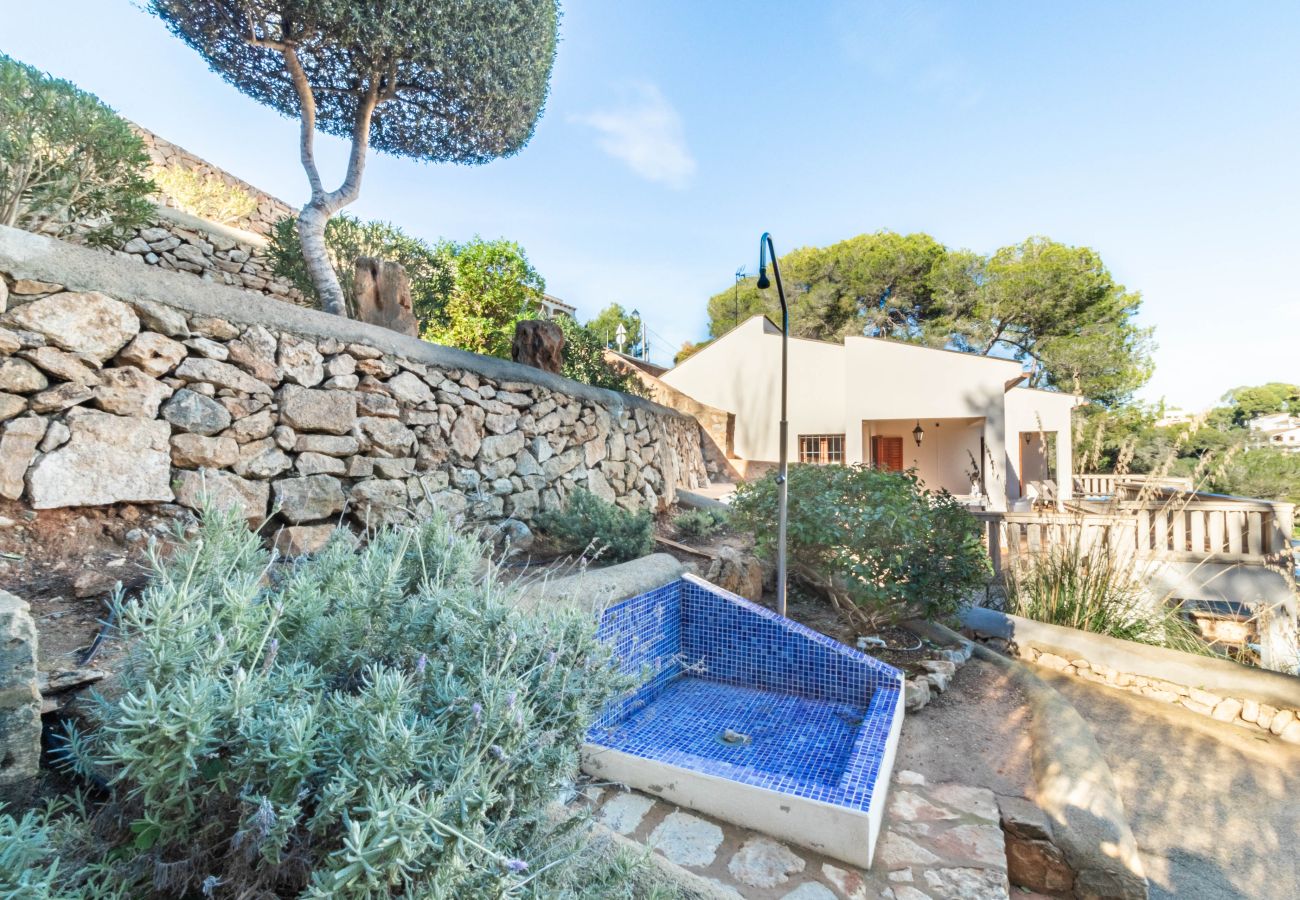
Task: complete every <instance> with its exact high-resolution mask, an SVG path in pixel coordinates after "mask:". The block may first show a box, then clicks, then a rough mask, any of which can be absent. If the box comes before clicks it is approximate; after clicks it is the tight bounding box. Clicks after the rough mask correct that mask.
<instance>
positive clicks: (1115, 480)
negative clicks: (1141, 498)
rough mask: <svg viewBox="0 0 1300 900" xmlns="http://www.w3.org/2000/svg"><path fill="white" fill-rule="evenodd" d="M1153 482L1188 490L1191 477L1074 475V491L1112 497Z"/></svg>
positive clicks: (1081, 494)
mask: <svg viewBox="0 0 1300 900" xmlns="http://www.w3.org/2000/svg"><path fill="white" fill-rule="evenodd" d="M1152 484H1154V485H1155V486H1157V487H1162V488H1172V489H1176V490H1183V491H1190V490H1191V489H1192V479H1190V478H1182V477H1179V476H1176V475H1166V476H1163V477H1161V478H1156V477H1154V476H1152V475H1115V474H1113V473H1105V474H1102V473H1095V474H1086V475H1079V474H1076V475H1075V476H1074V493H1075V495H1076V496H1079V497H1113V496H1115V495H1116V494H1117V493H1120V492H1122V491H1123V489H1124V488H1129V489H1141V488H1143V487H1145V486H1147V485H1152Z"/></svg>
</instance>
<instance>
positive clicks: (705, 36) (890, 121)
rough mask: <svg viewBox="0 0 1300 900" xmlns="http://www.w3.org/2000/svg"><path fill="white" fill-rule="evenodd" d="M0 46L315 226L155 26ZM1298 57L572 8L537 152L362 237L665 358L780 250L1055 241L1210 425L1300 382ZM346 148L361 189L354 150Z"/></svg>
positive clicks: (764, 5)
mask: <svg viewBox="0 0 1300 900" xmlns="http://www.w3.org/2000/svg"><path fill="white" fill-rule="evenodd" d="M0 21H2V22H3V23H4V27H3V30H2V31H0V50H2V51H3V52H6V53H8V54H10V55H12V56H15V57H17V58H19V59H22V60H24V61H26V62H29V63H32V64H35V65H38V66H40V67H42V68H44V69H47V70H49V71H51V72H53V73H55V74H57V75H59V76H62V77H65V78H69V79H71V80H73V81H75V82H77V83H78V84H80V85H81V86H83V87H85V88H87V89H89V90H91V91H94V92H95V93H97V94H99V95H100V96H101V97H102V98H103V99H104V100H105V101H106V102H108V103H109V104H110V105H112V106H114V107H115V108H117V109H118V110H120V111H121V112H122V113H123V114H125V115H126V116H128V117H130V118H132V119H134V120H136V121H138V122H140V123H141V124H142V125H145V126H146V127H148V128H151V129H153V130H154V131H157V132H158V133H160V134H162V135H163V136H165V137H167V138H168V139H170V140H172V141H174V142H176V143H178V144H181V145H182V146H184V147H186V148H187V149H189V150H191V151H193V152H195V153H198V154H199V155H201V156H204V157H206V158H208V159H209V160H211V161H212V162H214V163H216V164H218V165H220V166H222V167H224V168H226V169H228V170H230V171H232V172H234V173H236V174H238V175H240V176H241V177H244V178H245V179H247V180H248V181H251V182H252V183H254V184H256V185H258V186H259V187H262V188H264V189H265V190H268V191H270V192H272V193H275V194H278V195H279V196H281V197H283V198H284V199H286V200H288V201H290V202H295V203H298V202H301V201H302V200H303V199H304V195H305V191H306V181H305V178H304V176H303V174H302V171H301V168H300V167H299V165H298V162H297V153H296V125H295V124H294V123H293V122H291V121H289V120H286V119H282V118H280V117H278V116H277V115H275V114H274V113H273V112H271V111H270V110H268V109H265V108H263V107H260V106H258V105H257V104H256V103H254V102H253V101H252V100H249V99H247V98H245V97H244V96H243V95H241V94H239V93H238V92H237V91H235V90H234V89H233V88H231V87H229V86H228V85H226V84H225V83H224V82H223V81H221V80H220V79H219V78H217V77H216V76H215V75H212V74H211V73H210V72H208V71H207V69H206V67H205V65H204V64H203V62H202V61H201V60H200V59H199V57H198V56H197V55H196V54H194V53H193V52H192V51H190V50H189V49H187V48H186V47H184V46H183V45H182V44H180V43H179V42H178V41H176V40H175V39H173V38H172V37H170V36H169V35H168V33H167V32H166V30H165V29H164V28H163V27H162V25H161V24H160V23H159V22H157V21H156V20H154V19H152V18H151V17H150V16H148V15H147V14H145V13H143V12H141V11H140V10H139V9H138V8H137V7H136V6H135V5H134V4H132V3H129V2H126V0H40V2H26V0H0ZM1297 46H1300V4H1296V3H1268V2H1254V3H1250V4H1225V3H1200V2H1160V3H1157V2H1144V3H1131V2H1124V3H1121V2H1114V3H1110V2H1088V3H1077V4H1071V5H1069V6H1067V5H1066V4H1043V3H1038V2H1034V3H1030V2H1024V3H1007V2H979V3H976V2H969V3H965V4H958V3H950V2H942V0H934V2H927V3H905V2H857V3H851V2H838V0H828V2H816V0H808V2H802V3H790V2H753V0H750V2H743V3H742V2H721V0H716V2H709V3H700V2H698V0H697V2H657V3H631V2H617V0H603V2H602V0H572V2H569V3H567V4H566V5H565V10H564V19H563V23H562V42H561V44H560V49H559V56H558V59H557V62H556V68H555V74H554V78H553V80H552V85H551V97H550V101H549V103H548V106H547V110H546V114H545V116H544V117H543V119H542V121H541V122H540V124H539V126H538V129H537V134H536V136H535V137H534V139H533V141H532V143H531V144H530V145H529V146H528V147H527V148H525V150H524V151H523V152H522V153H521V154H519V155H518V156H517V157H514V158H512V159H509V160H502V161H498V162H495V163H492V164H489V165H487V166H482V167H477V168H464V167H456V166H428V165H423V164H420V163H416V162H413V161H410V160H404V159H398V158H393V157H386V156H375V157H372V159H371V162H370V165H369V168H368V170H367V173H366V181H365V185H364V187H363V192H362V197H361V200H360V201H359V202H358V203H357V204H355V206H354V207H353V209H352V212H354V213H356V214H358V215H361V216H363V217H374V218H384V219H389V220H392V221H394V222H396V223H398V224H400V225H401V226H402V227H404V228H405V229H407V230H408V231H410V232H412V233H414V234H418V235H420V236H423V237H427V238H430V239H436V238H439V237H449V238H453V239H459V238H465V237H469V236H470V235H473V234H475V233H479V234H483V235H484V236H488V237H496V236H507V237H510V238H512V239H515V240H517V241H519V242H520V243H521V244H523V245H524V247H525V248H526V249H527V251H528V253H529V256H530V258H531V259H532V261H533V262H534V264H535V265H536V266H537V268H538V269H539V270H540V271H541V273H542V274H543V275H544V276H545V278H546V280H547V286H548V290H549V291H550V292H551V293H553V294H555V295H557V296H560V297H562V298H565V299H567V300H569V301H570V302H572V303H575V304H576V305H577V306H578V307H579V309H580V312H581V313H583V314H585V315H592V314H594V313H595V312H596V311H597V310H599V309H600V308H601V307H603V306H604V305H605V304H607V303H609V302H611V301H619V302H621V303H623V304H624V305H626V306H629V307H637V308H639V309H640V310H641V311H642V313H644V314H645V317H646V320H647V322H648V324H649V327H650V328H651V330H652V350H653V352H654V355H656V356H668V355H670V354H671V352H672V351H673V350H675V349H676V347H677V346H678V345H680V343H681V342H682V341H683V340H686V339H698V338H700V337H702V336H703V335H704V333H705V327H706V316H705V312H704V301H705V299H706V298H707V297H708V296H709V294H711V293H713V292H715V291H717V290H720V289H721V288H723V287H725V286H726V285H728V284H730V282H731V273H732V272H734V271H735V269H736V267H737V266H739V265H742V264H744V265H747V266H748V267H749V269H750V271H753V269H754V268H755V266H756V264H757V260H756V258H755V257H756V254H757V247H758V235H759V233H760V232H761V231H763V230H770V231H771V232H772V233H773V236H774V239H775V240H776V242H777V247H778V250H780V251H781V252H785V251H786V250H788V249H792V248H794V247H795V246H799V245H807V244H825V243H830V242H832V241H835V240H838V239H841V238H844V237H848V236H850V235H853V234H858V233H861V232H864V231H874V230H877V229H882V228H888V229H893V230H896V231H904V232H906V231H914V230H920V231H926V232H929V233H930V234H932V235H934V236H935V237H936V238H938V239H939V240H941V241H943V242H944V243H946V244H949V245H950V246H954V247H969V248H971V249H974V250H979V251H983V252H987V251H991V250H993V249H996V248H997V247H999V246H1003V245H1006V244H1010V243H1014V242H1017V241H1019V240H1021V239H1023V238H1025V237H1026V236H1028V235H1031V234H1045V235H1049V236H1051V237H1053V238H1056V239H1058V240H1062V241H1066V242H1069V243H1074V244H1087V245H1090V246H1092V247H1094V248H1096V249H1097V250H1098V251H1099V252H1100V253H1101V254H1102V256H1103V258H1104V259H1105V260H1106V261H1107V263H1108V264H1109V265H1110V267H1111V269H1112V270H1113V271H1114V273H1115V274H1116V276H1117V277H1118V279H1119V280H1120V281H1121V282H1123V283H1124V284H1125V285H1127V286H1128V287H1129V288H1130V289H1133V290H1139V291H1141V292H1142V294H1143V296H1144V298H1145V303H1144V307H1143V314H1142V320H1143V322H1144V323H1145V324H1148V325H1154V326H1155V327H1156V340H1157V342H1158V343H1159V350H1158V353H1157V357H1156V360H1157V370H1156V375H1155V378H1154V379H1153V380H1152V382H1151V385H1150V386H1149V387H1148V388H1147V389H1146V390H1145V391H1144V393H1143V396H1144V397H1145V398H1146V399H1150V400H1156V399H1159V398H1161V397H1166V398H1168V400H1169V401H1170V402H1171V403H1174V404H1179V405H1183V406H1186V407H1188V408H1193V409H1196V408H1201V407H1204V406H1206V405H1208V404H1210V403H1212V402H1213V401H1215V400H1216V399H1217V398H1218V397H1219V395H1221V394H1222V393H1223V392H1224V391H1225V390H1226V389H1228V388H1230V387H1233V386H1235V385H1239V384H1249V383H1259V382H1264V381H1270V380H1287V381H1300V361H1298V360H1297V353H1296V345H1297V341H1296V334H1297V331H1298V330H1300V287H1298V286H1297V279H1296V275H1295V265H1294V261H1295V260H1296V258H1297V249H1298V248H1300V224H1298V218H1297V216H1298V215H1300V174H1298V173H1300V165H1298V163H1297V160H1300V153H1297V150H1298V148H1300V102H1298V100H1300V77H1298V76H1300V54H1297V53H1296V47H1297ZM324 147H325V152H324V154H323V156H324V161H323V164H324V166H325V168H326V170H327V171H330V170H332V171H334V172H336V173H339V174H338V177H340V178H341V173H342V164H343V159H344V155H345V147H344V146H343V145H342V144H341V143H340V142H337V141H334V140H332V139H327V140H326V141H325V142H324ZM656 338H657V341H656ZM656 342H657V344H658V346H657V347H655V346H653V344H654V343H656ZM863 387H864V389H866V390H870V389H872V386H870V385H864V386H863ZM880 389H882V390H883V389H888V386H880Z"/></svg>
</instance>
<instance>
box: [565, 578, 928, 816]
mask: <svg viewBox="0 0 1300 900" xmlns="http://www.w3.org/2000/svg"><path fill="white" fill-rule="evenodd" d="M598 633H599V635H600V637H601V639H602V640H604V641H607V642H608V643H609V644H611V645H612V646H613V648H614V652H615V654H616V656H617V657H618V659H619V663H620V666H621V668H622V670H623V671H625V672H628V673H630V674H638V675H639V676H640V680H639V686H638V687H637V688H636V689H635V690H633V691H632V692H630V693H629V694H628V695H627V696H625V697H622V698H619V699H618V700H616V701H615V702H613V703H611V704H610V705H609V706H608V707H607V708H606V709H605V711H604V713H603V714H602V715H601V717H600V719H599V720H598V721H597V722H596V724H595V725H594V726H593V727H592V729H591V731H590V733H589V735H588V739H589V740H590V741H591V742H592V743H594V744H598V745H600V746H605V747H610V748H611V749H615V750H620V751H622V752H624V753H628V754H631V755H633V756H639V757H642V758H644V759H655V760H659V761H661V762H665V763H668V764H671V765H676V766H681V767H683V768H687V769H691V770H694V771H698V772H703V773H705V774H710V775H716V776H720V777H723V778H729V779H732V780H734V781H738V782H742V783H745V784H751V785H754V786H756V787H762V788H767V789H770V790H775V791H781V792H784V793H789V794H792V795H795V796H799V797H805V798H808V799H811V800H819V801H822V802H826V803H834V804H837V805H841V806H848V807H852V808H856V809H863V810H865V809H867V808H868V807H869V806H870V804H871V796H872V789H873V787H874V785H875V780H876V777H877V775H878V774H879V771H880V763H881V758H882V755H883V752H884V748H885V743H886V741H887V740H888V736H889V731H890V726H891V725H892V722H893V718H892V717H893V715H894V713H895V710H896V709H897V704H898V698H899V693H900V691H901V690H902V684H903V677H902V673H900V672H899V671H898V670H897V669H895V668H893V667H892V666H888V665H885V664H884V663H881V662H879V661H878V660H875V659H872V658H871V657H869V656H867V655H865V654H863V653H859V652H858V651H856V650H853V649H852V648H849V647H845V646H844V645H843V644H841V643H839V642H838V641H835V640H832V639H831V638H828V637H826V636H825V635H823V634H820V633H818V632H816V631H813V630H812V629H810V628H806V627H804V626H802V625H800V624H798V623H797V622H793V621H791V620H789V619H785V618H783V617H781V616H778V615H777V614H776V613H774V612H772V611H771V610H768V609H764V608H763V607H761V606H757V605H755V604H753V603H750V602H748V601H746V600H744V599H743V598H741V597H737V596H736V595H734V594H730V593H727V592H726V591H723V590H720V589H719V588H717V587H715V586H714V585H711V584H709V583H708V582H706V581H703V580H701V579H698V578H693V577H692V576H689V575H688V576H685V577H684V578H683V579H681V580H680V581H677V582H674V583H672V584H669V585H665V586H664V587H661V588H658V589H656V590H654V591H651V592H649V593H646V594H642V595H640V596H638V597H633V598H631V599H629V600H625V601H623V602H622V603H618V604H615V605H614V606H611V607H609V608H608V609H607V610H605V611H604V613H603V614H602V615H601V619H600V623H599V627H598ZM728 729H729V730H731V731H733V732H736V733H738V734H740V735H743V736H744V737H745V738H746V740H745V742H743V743H728V742H727V741H725V740H723V732H724V731H726V730H728Z"/></svg>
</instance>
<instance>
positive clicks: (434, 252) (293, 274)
mask: <svg viewBox="0 0 1300 900" xmlns="http://www.w3.org/2000/svg"><path fill="white" fill-rule="evenodd" d="M325 246H326V249H327V250H328V252H329V255H330V262H331V263H333V265H334V271H335V272H336V273H338V277H339V283H340V284H341V285H342V286H343V293H344V294H345V295H346V296H347V300H348V311H349V313H353V314H354V313H355V311H356V295H355V293H354V292H353V283H352V282H353V278H354V274H355V273H354V270H353V265H354V263H355V262H356V261H357V259H359V258H360V257H363V256H371V257H375V258H377V259H382V260H385V261H387V262H395V263H400V264H401V266H402V268H404V269H405V270H406V276H407V277H408V278H409V279H410V280H411V305H412V307H413V308H414V310H415V315H416V318H418V319H419V320H420V325H421V329H423V328H424V327H425V326H427V325H428V324H429V323H430V322H432V321H434V320H435V319H436V318H437V317H438V316H439V315H440V314H441V313H442V309H443V307H444V306H445V305H446V302H447V297H448V296H449V295H450V294H451V290H452V286H453V285H454V283H455V268H454V266H453V264H452V259H451V258H452V250H451V247H450V245H448V244H446V243H445V242H444V243H440V244H438V245H437V246H434V247H431V246H429V245H428V244H427V243H425V242H424V241H422V240H420V239H419V238H415V237H411V236H410V235H408V234H407V233H406V232H404V231H402V229H400V228H398V227H397V226H396V225H392V224H389V223H388V222H373V221H372V222H362V221H361V220H360V219H357V218H354V217H353V216H349V215H347V214H346V213H344V214H340V215H337V216H334V217H333V218H332V219H330V220H329V223H328V224H327V225H326V226H325ZM268 253H269V254H270V257H271V264H272V266H273V267H274V271H275V274H277V275H279V276H280V277H282V278H287V279H289V280H290V281H291V282H293V286H294V287H296V288H297V289H298V290H300V291H302V293H303V294H304V295H305V296H307V297H315V296H316V286H315V285H314V284H313V283H312V280H311V275H310V274H308V272H307V266H306V263H304V261H303V257H302V244H301V243H300V242H299V240H298V220H297V218H295V217H293V216H287V217H285V218H283V219H281V220H280V221H279V222H277V223H276V224H275V230H274V231H272V233H271V243H270V246H269V248H268Z"/></svg>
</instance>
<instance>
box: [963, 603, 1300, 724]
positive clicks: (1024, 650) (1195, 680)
mask: <svg viewBox="0 0 1300 900" xmlns="http://www.w3.org/2000/svg"><path fill="white" fill-rule="evenodd" d="M962 622H963V623H964V624H965V625H966V626H967V627H968V628H970V629H971V630H973V631H975V632H976V633H977V634H982V635H987V636H989V637H993V638H999V639H1001V640H1003V641H1006V642H1007V646H1008V651H1009V652H1011V653H1014V654H1015V655H1016V656H1018V657H1019V658H1021V659H1024V660H1027V661H1029V662H1032V663H1035V664H1037V665H1040V666H1043V667H1044V668H1047V669H1051V670H1053V671H1056V672H1060V673H1062V674H1064V675H1073V676H1075V677H1076V678H1082V679H1084V680H1086V681H1091V682H1093V683H1094V684H1101V685H1104V686H1106V687H1109V688H1114V689H1116V690H1123V691H1129V692H1130V693H1135V694H1140V695H1142V696H1144V697H1149V698H1150V699H1152V700H1159V701H1161V702H1163V703H1176V704H1178V705H1180V706H1182V707H1184V708H1185V709H1188V710H1191V711H1192V712H1194V713H1197V714H1198V715H1202V716H1207V717H1209V718H1212V719H1214V720H1216V721H1219V722H1227V723H1231V724H1234V725H1239V726H1242V727H1245V728H1250V729H1251V730H1254V731H1260V732H1265V733H1270V734H1273V735H1276V736H1278V737H1280V738H1281V739H1282V740H1284V741H1287V742H1288V743H1292V744H1300V677H1296V676H1294V675H1286V674H1284V673H1281V672H1271V671H1268V670H1266V669H1255V668H1251V667H1250V666H1244V665H1242V664H1240V663H1235V662H1232V661H1231V660H1226V659H1217V658H1214V657H1205V656H1196V655H1194V654H1191V653H1182V652H1180V651H1177V650H1169V649H1167V648H1165V647H1152V646H1149V645H1146V644H1137V643H1134V642H1132V641H1124V640H1120V639H1118V638H1112V637H1107V636H1106V635H1100V634H1092V633H1090V632H1086V631H1079V630H1078V629H1074V628H1063V627H1061V626H1059V625H1051V624H1048V623H1046V622H1035V621H1034V620H1032V619H1025V618H1021V617H1020V616H1014V615H1011V614H1010V613H1003V612H998V611H997V610H992V609H985V608H983V607H970V608H968V609H966V610H964V611H963V612H962Z"/></svg>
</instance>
